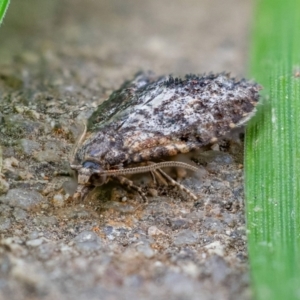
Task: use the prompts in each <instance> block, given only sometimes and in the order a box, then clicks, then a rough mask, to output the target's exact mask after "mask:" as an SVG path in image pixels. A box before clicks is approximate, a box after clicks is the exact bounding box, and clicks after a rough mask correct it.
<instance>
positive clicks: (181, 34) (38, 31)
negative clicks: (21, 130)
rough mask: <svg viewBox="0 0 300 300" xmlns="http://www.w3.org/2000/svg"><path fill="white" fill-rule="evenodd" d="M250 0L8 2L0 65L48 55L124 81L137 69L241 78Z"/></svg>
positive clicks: (29, 60) (18, 0) (245, 53)
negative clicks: (221, 73) (222, 73)
mask: <svg viewBox="0 0 300 300" xmlns="http://www.w3.org/2000/svg"><path fill="white" fill-rule="evenodd" d="M251 3H252V1H250V0H186V1H180V0H164V1H161V0H152V1H145V0H144V1H142V0H139V1H138V0H126V1H124V0H109V1H104V0H102V1H101V0H99V1H95V0H85V1H81V0H51V1H49V0H26V1H24V0H14V1H11V5H10V7H9V9H8V12H7V15H6V17H5V19H4V22H3V24H2V26H1V30H0V41H1V47H0V64H1V65H2V66H3V64H9V63H10V62H12V61H16V60H18V59H21V60H25V61H26V62H27V63H34V62H36V61H37V60H39V59H40V57H39V56H40V55H44V56H45V55H46V56H48V57H49V56H51V55H55V56H58V57H73V58H76V61H77V63H79V61H86V60H88V61H89V63H91V62H94V64H95V66H97V67H98V68H101V74H104V73H105V74H106V76H105V77H106V78H105V79H106V80H113V79H115V80H118V78H119V77H120V76H121V77H123V79H122V80H124V78H127V77H128V76H131V75H132V74H133V73H135V72H136V71H138V70H153V71H155V72H156V73H158V74H169V73H173V74H185V73H202V72H209V71H214V72H219V71H230V72H232V73H233V74H234V75H238V76H241V75H245V73H246V67H247V64H246V63H247V50H248V49H247V48H248V40H249V39H248V37H249V32H250V26H249V25H250V24H249V23H250V16H251ZM93 69H94V67H92V68H91V72H94V75H95V76H99V73H98V72H97V71H93Z"/></svg>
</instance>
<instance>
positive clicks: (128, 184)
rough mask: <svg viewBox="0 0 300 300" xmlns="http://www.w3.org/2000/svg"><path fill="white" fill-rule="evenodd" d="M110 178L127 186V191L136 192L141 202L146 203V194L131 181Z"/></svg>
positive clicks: (120, 177) (123, 178)
mask: <svg viewBox="0 0 300 300" xmlns="http://www.w3.org/2000/svg"><path fill="white" fill-rule="evenodd" d="M112 177H113V178H116V179H117V180H118V181H119V182H120V183H121V184H122V185H125V186H127V187H128V188H129V189H132V190H135V191H137V192H138V193H139V194H140V196H141V197H142V199H143V202H145V203H147V202H148V200H147V197H146V194H145V193H144V192H143V191H142V189H141V188H140V187H139V186H137V185H135V184H134V183H133V182H132V181H131V180H129V179H127V178H126V177H124V176H112Z"/></svg>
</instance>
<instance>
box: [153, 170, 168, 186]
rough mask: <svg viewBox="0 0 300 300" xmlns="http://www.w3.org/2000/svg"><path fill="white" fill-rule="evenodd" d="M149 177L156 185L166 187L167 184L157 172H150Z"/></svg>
mask: <svg viewBox="0 0 300 300" xmlns="http://www.w3.org/2000/svg"><path fill="white" fill-rule="evenodd" d="M151 175H152V178H153V181H154V184H156V185H168V182H167V181H166V180H165V179H164V178H163V176H162V175H161V174H160V173H159V172H158V170H152V171H151Z"/></svg>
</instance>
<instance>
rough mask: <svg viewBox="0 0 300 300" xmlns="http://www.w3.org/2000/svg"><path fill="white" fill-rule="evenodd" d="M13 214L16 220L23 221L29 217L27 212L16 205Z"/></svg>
mask: <svg viewBox="0 0 300 300" xmlns="http://www.w3.org/2000/svg"><path fill="white" fill-rule="evenodd" d="M13 216H14V217H15V220H16V221H21V220H24V219H26V218H27V212H26V211H25V210H23V209H21V208H19V207H15V209H14V211H13Z"/></svg>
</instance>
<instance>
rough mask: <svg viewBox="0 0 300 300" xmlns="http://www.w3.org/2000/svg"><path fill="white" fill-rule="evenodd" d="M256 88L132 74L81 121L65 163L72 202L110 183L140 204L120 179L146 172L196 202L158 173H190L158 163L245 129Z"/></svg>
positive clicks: (222, 78)
mask: <svg viewBox="0 0 300 300" xmlns="http://www.w3.org/2000/svg"><path fill="white" fill-rule="evenodd" d="M259 90H260V87H259V86H258V85H257V84H255V83H252V82H249V81H246V80H244V79H243V80H240V81H237V80H235V79H234V78H230V77H229V75H228V74H224V73H221V74H209V75H203V76H196V75H187V76H186V77H185V78H184V79H178V78H173V77H172V76H166V77H160V78H154V76H152V75H150V74H144V73H140V74H138V75H137V76H136V77H135V78H134V80H132V81H129V82H125V83H124V84H123V85H122V86H121V88H120V89H119V90H117V91H115V92H113V93H112V95H111V96H110V97H109V99H108V100H107V101H105V102H103V103H102V104H101V105H99V106H98V108H97V109H96V111H95V112H94V113H93V114H92V116H91V117H90V119H89V120H88V123H87V126H86V130H85V132H84V134H83V135H82V137H81V139H80V141H79V143H78V145H77V147H76V150H75V152H74V155H73V158H72V162H71V168H72V169H73V170H75V171H76V173H77V177H78V187H77V191H76V193H75V195H74V197H76V198H78V197H81V198H82V197H84V196H85V195H86V194H87V192H88V191H89V190H90V189H91V188H93V187H95V186H99V185H102V184H104V183H106V182H108V181H109V180H111V179H117V180H119V181H120V182H121V184H124V185H127V186H128V187H130V188H132V189H135V190H136V191H138V192H139V194H140V195H141V196H142V198H143V199H146V196H145V194H144V193H143V192H142V189H141V188H140V187H139V186H136V185H134V184H133V182H132V181H130V180H129V179H127V178H126V177H124V176H125V175H128V174H135V173H143V172H151V173H152V175H153V177H154V178H159V177H163V178H164V179H165V180H166V181H168V182H169V183H170V184H172V185H176V186H177V187H179V188H180V189H181V190H183V191H185V192H186V193H187V194H188V195H190V196H191V197H192V198H194V199H196V198H197V197H196V195H194V194H193V193H192V192H191V191H189V190H188V189H187V188H185V187H184V186H183V185H181V184H179V183H178V182H176V181H175V180H174V179H173V178H171V177H170V176H169V175H168V174H166V173H165V172H164V171H163V170H162V168H164V167H180V168H187V169H191V170H193V171H197V168H196V167H194V166H191V165H189V164H186V163H183V162H178V161H164V159H166V158H170V157H172V156H175V155H177V154H180V153H188V152H190V151H192V150H197V149H201V148H203V147H205V146H207V145H209V144H213V143H216V142H217V141H218V140H220V139H222V138H224V137H225V136H226V135H227V134H228V133H230V132H231V131H232V130H233V128H236V127H238V126H242V125H244V124H245V123H246V122H247V121H248V120H249V119H250V118H251V117H252V116H253V115H254V113H255V106H256V104H257V102H258V99H259V94H258V91H259Z"/></svg>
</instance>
